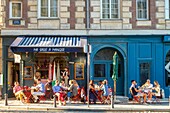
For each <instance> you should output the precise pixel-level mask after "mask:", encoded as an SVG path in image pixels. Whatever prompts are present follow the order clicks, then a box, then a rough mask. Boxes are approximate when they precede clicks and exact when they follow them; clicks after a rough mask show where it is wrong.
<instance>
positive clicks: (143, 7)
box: [137, 0, 148, 19]
mask: <svg viewBox="0 0 170 113" xmlns="http://www.w3.org/2000/svg"><path fill="white" fill-rule="evenodd" d="M147 9H148V8H147V0H137V14H138V15H137V18H138V19H147Z"/></svg>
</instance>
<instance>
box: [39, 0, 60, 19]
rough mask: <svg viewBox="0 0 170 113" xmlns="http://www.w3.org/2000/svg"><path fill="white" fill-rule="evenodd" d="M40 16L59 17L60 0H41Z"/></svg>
mask: <svg viewBox="0 0 170 113" xmlns="http://www.w3.org/2000/svg"><path fill="white" fill-rule="evenodd" d="M39 17H40V18H43V17H44V18H53V17H58V0H39Z"/></svg>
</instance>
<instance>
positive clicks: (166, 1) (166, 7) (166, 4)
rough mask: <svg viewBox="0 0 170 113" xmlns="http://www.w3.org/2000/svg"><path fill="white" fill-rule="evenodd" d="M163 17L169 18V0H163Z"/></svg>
mask: <svg viewBox="0 0 170 113" xmlns="http://www.w3.org/2000/svg"><path fill="white" fill-rule="evenodd" d="M165 19H169V0H165Z"/></svg>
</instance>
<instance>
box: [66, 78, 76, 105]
mask: <svg viewBox="0 0 170 113" xmlns="http://www.w3.org/2000/svg"><path fill="white" fill-rule="evenodd" d="M69 85H70V86H69V87H68V91H69V92H68V93H67V96H68V101H69V102H70V98H72V97H74V96H76V95H77V94H78V91H77V86H75V85H74V81H73V80H70V81H69Z"/></svg>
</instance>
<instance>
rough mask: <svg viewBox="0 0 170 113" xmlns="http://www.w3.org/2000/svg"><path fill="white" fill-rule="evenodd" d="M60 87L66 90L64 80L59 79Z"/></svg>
mask: <svg viewBox="0 0 170 113" xmlns="http://www.w3.org/2000/svg"><path fill="white" fill-rule="evenodd" d="M60 87H62V89H63V90H67V86H66V84H65V80H63V79H62V80H61V83H60Z"/></svg>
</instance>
